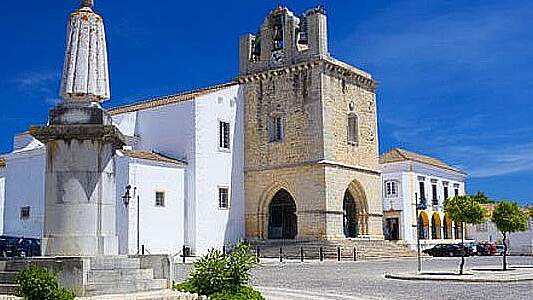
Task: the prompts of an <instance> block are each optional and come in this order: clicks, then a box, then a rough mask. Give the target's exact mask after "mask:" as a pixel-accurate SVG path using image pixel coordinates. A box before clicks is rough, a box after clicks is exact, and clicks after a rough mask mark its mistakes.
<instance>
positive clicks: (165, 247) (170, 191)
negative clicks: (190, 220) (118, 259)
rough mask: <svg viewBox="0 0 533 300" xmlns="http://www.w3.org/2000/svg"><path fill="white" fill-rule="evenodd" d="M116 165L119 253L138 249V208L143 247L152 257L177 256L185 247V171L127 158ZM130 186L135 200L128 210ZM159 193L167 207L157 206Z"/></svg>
mask: <svg viewBox="0 0 533 300" xmlns="http://www.w3.org/2000/svg"><path fill="white" fill-rule="evenodd" d="M119 155H120V152H119ZM117 166H118V168H119V169H118V170H117V173H118V174H120V176H119V179H118V180H117V232H118V235H119V252H120V254H136V253H137V252H138V250H139V249H137V209H138V208H139V219H140V223H139V225H140V230H139V240H140V245H141V246H142V245H144V246H145V249H146V250H147V251H149V253H151V254H175V253H178V252H179V251H180V250H181V247H182V246H183V244H184V202H185V168H184V167H181V166H178V165H175V164H169V163H161V162H154V161H149V160H144V159H133V158H129V157H125V156H118V157H117ZM118 182H120V184H119V183H118ZM127 185H131V187H132V189H131V196H132V199H131V200H130V204H129V206H128V208H126V207H125V206H124V204H123V200H122V195H123V194H124V192H125V187H126V186H127ZM156 192H164V193H165V207H157V206H156V205H155V193H156ZM137 197H138V199H139V207H137Z"/></svg>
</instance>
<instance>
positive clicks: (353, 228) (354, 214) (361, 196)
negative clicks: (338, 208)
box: [342, 180, 368, 238]
mask: <svg viewBox="0 0 533 300" xmlns="http://www.w3.org/2000/svg"><path fill="white" fill-rule="evenodd" d="M342 203H343V205H342V210H343V234H344V236H345V237H349V238H351V237H359V236H361V235H367V234H368V202H367V198H366V194H365V191H364V189H363V187H362V186H361V184H360V183H359V182H358V181H357V180H354V181H352V182H351V183H350V184H349V186H348V188H347V189H346V191H345V192H344V196H343V201H342Z"/></svg>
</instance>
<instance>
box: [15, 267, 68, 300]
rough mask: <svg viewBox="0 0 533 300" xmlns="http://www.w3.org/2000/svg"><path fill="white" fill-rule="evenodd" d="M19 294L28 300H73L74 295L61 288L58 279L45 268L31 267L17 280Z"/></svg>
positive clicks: (18, 275) (19, 274) (21, 272)
mask: <svg viewBox="0 0 533 300" xmlns="http://www.w3.org/2000/svg"><path fill="white" fill-rule="evenodd" d="M15 280H16V283H17V284H18V287H17V294H18V295H19V296H21V297H24V299H27V300H72V299H74V293H72V292H71V291H69V290H65V289H62V288H60V287H59V283H58V282H57V278H56V277H55V275H54V274H52V273H50V272H48V270H46V269H45V268H42V267H36V266H30V267H27V268H26V269H24V270H22V271H20V272H19V273H18V274H17V276H16V278H15Z"/></svg>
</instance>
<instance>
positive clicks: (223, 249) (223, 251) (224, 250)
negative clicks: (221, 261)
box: [222, 245, 226, 255]
mask: <svg viewBox="0 0 533 300" xmlns="http://www.w3.org/2000/svg"><path fill="white" fill-rule="evenodd" d="M222 254H224V255H226V245H222Z"/></svg>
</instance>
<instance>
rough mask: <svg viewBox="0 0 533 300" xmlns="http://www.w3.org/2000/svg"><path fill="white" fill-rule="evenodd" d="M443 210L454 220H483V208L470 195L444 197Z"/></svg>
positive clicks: (466, 221)
mask: <svg viewBox="0 0 533 300" xmlns="http://www.w3.org/2000/svg"><path fill="white" fill-rule="evenodd" d="M444 212H445V213H446V214H447V215H448V216H449V217H450V218H451V219H452V220H453V221H454V222H464V223H467V224H481V223H483V222H484V221H485V209H483V207H481V205H480V204H479V202H477V201H476V200H474V197H471V196H466V195H465V196H455V197H452V198H448V199H446V200H445V201H444Z"/></svg>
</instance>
